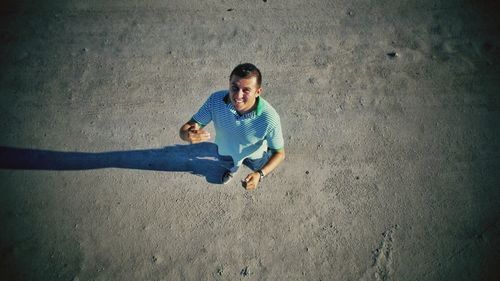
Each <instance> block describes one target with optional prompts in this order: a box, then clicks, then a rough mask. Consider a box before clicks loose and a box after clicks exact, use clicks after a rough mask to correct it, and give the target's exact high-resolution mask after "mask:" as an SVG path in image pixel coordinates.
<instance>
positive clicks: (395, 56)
mask: <svg viewBox="0 0 500 281" xmlns="http://www.w3.org/2000/svg"><path fill="white" fill-rule="evenodd" d="M387 56H388V57H389V58H391V59H393V58H397V57H399V54H398V53H396V52H390V53H387Z"/></svg>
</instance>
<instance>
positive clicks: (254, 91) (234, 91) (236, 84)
mask: <svg viewBox="0 0 500 281" xmlns="http://www.w3.org/2000/svg"><path fill="white" fill-rule="evenodd" d="M261 92H262V88H260V87H259V86H258V85H257V77H255V76H252V77H250V78H241V77H238V76H235V75H233V76H232V77H231V79H230V80H229V98H230V100H231V103H232V104H233V106H234V108H235V109H236V111H238V113H240V114H245V113H248V112H250V111H252V110H253V109H254V106H255V102H256V98H257V97H258V96H259V95H260V93H261Z"/></svg>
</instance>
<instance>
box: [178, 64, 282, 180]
mask: <svg viewBox="0 0 500 281" xmlns="http://www.w3.org/2000/svg"><path fill="white" fill-rule="evenodd" d="M261 84H262V75H261V73H260V70H259V69H258V68H257V67H255V65H253V64H250V63H244V64H240V65H238V66H236V68H235V69H234V70H233V71H232V72H231V75H229V91H227V90H226V91H220V92H216V93H213V94H212V95H211V96H210V97H209V98H208V100H207V101H206V102H205V104H203V106H202V107H201V108H200V109H199V111H198V112H197V113H196V114H195V115H194V116H193V117H192V118H191V120H190V121H189V122H187V123H186V124H184V125H183V126H182V127H181V129H180V132H179V134H180V137H181V139H183V140H184V141H187V142H190V143H198V142H203V141H207V140H209V139H210V134H209V133H208V132H207V131H205V130H203V127H205V126H206V125H207V124H208V123H210V122H211V121H213V122H214V127H215V133H216V136H215V144H217V148H218V153H219V156H220V159H221V160H223V161H228V162H229V163H230V164H229V166H228V169H227V171H226V172H225V173H224V174H223V175H221V182H222V183H224V184H225V183H227V182H229V181H230V180H231V178H232V177H233V175H234V173H235V172H236V171H237V170H238V168H239V167H240V166H241V164H244V165H246V166H247V167H249V168H250V169H252V170H253V172H252V173H250V174H248V176H247V177H246V178H245V179H244V180H243V181H242V184H243V186H244V187H245V188H247V189H249V190H251V189H255V188H256V187H257V185H258V184H259V182H260V181H261V180H262V179H263V178H264V177H265V176H267V175H268V174H269V173H271V171H273V170H274V169H275V168H276V167H277V166H278V165H279V164H280V163H281V162H282V161H283V160H284V159H285V149H284V141H283V134H282V131H281V122H280V118H279V115H278V113H277V112H276V110H275V109H274V108H273V107H272V106H271V105H270V104H269V103H268V102H267V101H265V100H264V99H263V98H262V97H260V95H261V93H262V88H261Z"/></svg>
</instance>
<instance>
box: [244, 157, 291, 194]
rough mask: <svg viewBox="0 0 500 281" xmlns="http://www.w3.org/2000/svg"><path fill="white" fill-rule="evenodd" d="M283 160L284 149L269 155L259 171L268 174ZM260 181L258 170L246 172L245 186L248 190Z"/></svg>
mask: <svg viewBox="0 0 500 281" xmlns="http://www.w3.org/2000/svg"><path fill="white" fill-rule="evenodd" d="M283 160H285V150H284V149H283V150H280V151H277V152H275V153H273V155H272V156H271V158H269V160H268V161H267V163H266V164H265V165H264V167H262V169H261V171H262V173H263V174H264V176H267V175H269V174H270V173H271V172H272V171H273V170H274V169H275V168H276V167H278V166H279V165H280V164H281V162H283ZM259 181H260V174H259V173H258V172H253V173H250V174H248V176H247V177H246V178H245V183H246V185H245V188H246V189H248V190H252V189H255V188H256V187H257V185H258V184H259Z"/></svg>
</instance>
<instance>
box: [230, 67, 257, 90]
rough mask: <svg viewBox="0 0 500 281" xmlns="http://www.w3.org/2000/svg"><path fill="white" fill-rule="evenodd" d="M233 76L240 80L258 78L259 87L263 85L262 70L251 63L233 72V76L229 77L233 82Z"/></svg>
mask: <svg viewBox="0 0 500 281" xmlns="http://www.w3.org/2000/svg"><path fill="white" fill-rule="evenodd" d="M233 75H235V76H238V77H240V78H250V77H257V86H259V87H260V85H261V84H262V74H261V73H260V70H259V69H258V68H257V67H256V66H255V65H253V64H251V63H242V64H240V65H238V66H236V67H235V68H234V69H233V71H232V72H231V75H229V80H231V77H233Z"/></svg>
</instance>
